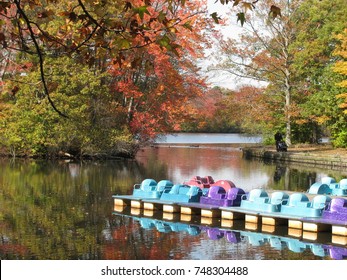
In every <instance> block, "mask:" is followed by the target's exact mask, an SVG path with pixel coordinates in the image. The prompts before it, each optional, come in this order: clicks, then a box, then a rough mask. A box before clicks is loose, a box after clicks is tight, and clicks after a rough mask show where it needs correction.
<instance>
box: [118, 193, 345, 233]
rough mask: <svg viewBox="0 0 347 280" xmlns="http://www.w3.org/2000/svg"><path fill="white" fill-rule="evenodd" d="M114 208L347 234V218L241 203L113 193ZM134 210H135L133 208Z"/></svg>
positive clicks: (226, 222)
mask: <svg viewBox="0 0 347 280" xmlns="http://www.w3.org/2000/svg"><path fill="white" fill-rule="evenodd" d="M113 199H114V207H115V209H116V208H117V209H121V208H122V207H123V208H124V207H126V206H129V207H131V208H134V209H137V211H141V210H145V211H162V212H164V214H171V215H173V214H180V215H185V216H188V218H187V217H186V218H185V219H189V217H191V216H200V217H201V219H215V218H220V219H221V220H222V221H223V223H224V224H228V223H229V224H232V221H237V220H243V221H244V222H245V223H250V224H251V226H253V227H255V226H257V227H258V225H263V226H272V227H276V226H286V227H287V228H288V229H290V230H294V231H295V230H299V231H305V232H312V233H318V232H328V233H330V234H331V235H334V236H341V237H345V238H346V237H347V221H344V220H331V219H323V218H321V217H317V218H310V217H303V216H295V215H285V214H283V213H268V212H261V211H255V210H254V211H252V210H248V209H244V208H241V207H238V206H235V207H218V206H215V205H208V204H206V205H205V204H201V203H193V202H189V203H182V202H181V203H180V202H172V201H165V200H160V199H141V198H134V197H133V196H131V195H128V196H122V195H119V196H118V195H114V196H113ZM134 211H135V210H134Z"/></svg>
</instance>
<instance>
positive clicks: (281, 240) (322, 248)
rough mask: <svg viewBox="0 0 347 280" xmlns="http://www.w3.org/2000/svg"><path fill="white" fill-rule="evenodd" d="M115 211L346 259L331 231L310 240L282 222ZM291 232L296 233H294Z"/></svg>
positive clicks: (160, 224)
mask: <svg viewBox="0 0 347 280" xmlns="http://www.w3.org/2000/svg"><path fill="white" fill-rule="evenodd" d="M134 214H135V215H134ZM113 215H115V216H123V217H127V218H131V219H133V220H134V221H135V222H138V223H139V224H140V226H141V228H142V229H144V230H156V231H158V232H160V233H171V232H175V233H177V232H184V233H186V234H188V235H191V236H197V235H200V234H205V235H207V237H208V239H210V240H215V241H218V240H220V239H225V240H226V241H227V242H228V243H233V244H237V243H241V242H247V244H249V245H251V246H253V247H259V246H270V247H271V248H272V249H274V250H278V251H281V250H285V249H287V250H289V251H291V252H293V253H298V254H302V253H303V252H305V251H309V252H311V253H312V254H313V255H314V256H317V257H321V258H325V259H327V258H328V259H329V258H331V259H334V260H342V259H347V247H345V246H340V245H338V244H332V242H329V241H328V239H329V237H330V239H331V235H324V233H323V234H322V233H321V236H319V237H318V236H317V235H316V234H314V233H313V235H314V238H313V239H314V240H313V241H311V240H309V238H312V236H310V235H308V236H306V240H304V239H305V235H304V233H303V232H302V231H300V232H295V233H294V232H290V230H288V228H287V227H283V226H282V227H276V228H275V227H271V226H267V227H264V225H263V226H261V225H260V226H259V225H258V224H247V223H245V222H243V221H226V223H224V221H223V220H222V221H221V220H218V219H210V220H209V221H210V222H209V223H210V224H211V226H209V225H206V224H203V223H201V222H202V221H201V220H199V219H200V217H197V216H191V219H189V221H188V222H186V221H184V218H183V219H182V217H181V215H180V214H171V215H170V214H168V213H164V212H161V211H154V212H153V211H149V212H148V211H147V212H143V211H141V210H140V209H133V208H129V207H124V208H123V207H121V208H117V209H115V211H114V212H113ZM145 215H147V216H145ZM165 218H166V219H165ZM230 223H231V224H230ZM223 225H224V226H232V228H224V227H223ZM249 229H253V230H249ZM266 231H269V232H271V233H268V232H266ZM290 234H293V235H292V236H291V235H290ZM307 234H312V233H307ZM342 245H346V244H342Z"/></svg>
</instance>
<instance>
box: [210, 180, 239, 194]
mask: <svg viewBox="0 0 347 280" xmlns="http://www.w3.org/2000/svg"><path fill="white" fill-rule="evenodd" d="M212 186H219V187H222V188H223V189H225V191H228V190H229V189H231V188H236V186H235V184H234V183H233V182H232V181H230V180H218V181H216V182H215V183H213V184H211V185H210V187H212Z"/></svg>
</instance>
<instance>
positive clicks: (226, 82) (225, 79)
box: [202, 0, 242, 89]
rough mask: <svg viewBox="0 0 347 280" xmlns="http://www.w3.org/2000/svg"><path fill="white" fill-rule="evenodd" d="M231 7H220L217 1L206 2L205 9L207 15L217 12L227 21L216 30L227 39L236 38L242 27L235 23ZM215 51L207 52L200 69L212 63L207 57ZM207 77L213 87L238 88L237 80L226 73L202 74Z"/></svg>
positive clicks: (210, 57) (208, 0)
mask: <svg viewBox="0 0 347 280" xmlns="http://www.w3.org/2000/svg"><path fill="white" fill-rule="evenodd" d="M231 8H232V5H231V4H229V5H222V4H221V3H220V2H219V0H218V2H216V0H207V9H208V13H209V14H212V13H214V12H217V14H218V16H220V17H221V18H223V19H227V21H228V24H227V25H224V26H222V25H220V26H218V29H219V30H220V31H221V33H222V34H223V36H224V37H225V38H228V37H237V36H238V35H239V34H240V33H241V32H242V27H241V26H240V23H237V18H236V13H235V11H231ZM215 51H216V50H215V49H214V50H211V51H207V54H208V55H207V58H206V60H205V61H204V62H203V64H202V67H203V68H204V69H206V68H207V67H208V65H210V64H211V61H213V59H212V56H210V55H209V53H210V52H212V53H213V52H215ZM204 75H205V76H207V77H208V82H209V83H210V85H211V86H212V87H213V86H220V87H224V88H230V89H236V88H237V87H238V86H240V82H241V81H239V78H238V79H237V78H236V77H233V76H231V75H228V74H227V73H226V72H215V71H213V72H206V73H205V74H204Z"/></svg>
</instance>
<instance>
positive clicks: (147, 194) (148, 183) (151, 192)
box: [112, 179, 173, 207]
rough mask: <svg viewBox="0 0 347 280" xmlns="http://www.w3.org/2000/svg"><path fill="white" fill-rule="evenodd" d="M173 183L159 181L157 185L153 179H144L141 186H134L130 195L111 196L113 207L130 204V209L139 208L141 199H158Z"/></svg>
mask: <svg viewBox="0 0 347 280" xmlns="http://www.w3.org/2000/svg"><path fill="white" fill-rule="evenodd" d="M172 186H173V183H172V182H171V181H169V180H161V181H159V183H157V182H156V181H155V180H153V179H145V180H143V181H142V183H141V184H135V185H134V187H133V193H132V195H113V196H112V197H113V200H114V204H115V205H126V204H128V203H130V204H131V206H132V207H141V201H142V200H143V199H160V197H161V195H162V194H163V192H164V191H167V190H170V189H171V188H172Z"/></svg>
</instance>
